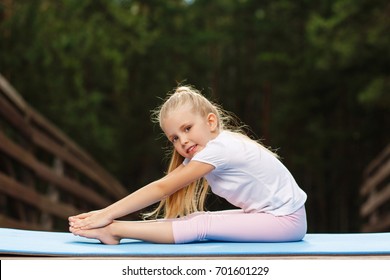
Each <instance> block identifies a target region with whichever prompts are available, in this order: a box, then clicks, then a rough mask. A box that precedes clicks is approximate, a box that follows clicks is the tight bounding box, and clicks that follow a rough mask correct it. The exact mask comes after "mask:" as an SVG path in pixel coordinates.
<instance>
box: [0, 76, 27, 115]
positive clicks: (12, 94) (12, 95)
mask: <svg viewBox="0 0 390 280" xmlns="http://www.w3.org/2000/svg"><path fill="white" fill-rule="evenodd" d="M0 88H1V89H2V90H3V91H4V93H6V94H7V97H8V98H9V99H11V101H12V102H13V103H15V104H16V106H17V107H18V108H20V109H21V110H22V111H25V110H26V108H27V106H28V105H27V103H26V102H25V101H24V99H23V98H22V97H21V96H20V95H19V94H18V93H17V91H16V90H15V88H14V87H13V86H11V84H10V83H8V81H7V80H6V79H5V78H4V77H3V75H1V74H0Z"/></svg>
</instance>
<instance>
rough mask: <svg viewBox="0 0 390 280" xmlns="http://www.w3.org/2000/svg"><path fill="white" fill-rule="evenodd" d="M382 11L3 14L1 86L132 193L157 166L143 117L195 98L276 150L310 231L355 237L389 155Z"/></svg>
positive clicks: (175, 7)
mask: <svg viewBox="0 0 390 280" xmlns="http://www.w3.org/2000/svg"><path fill="white" fill-rule="evenodd" d="M389 11H390V5H389V3H388V1H384V0H373V1H368V0H359V1H352V0H331V1H316V2H315V3H314V2H313V1H307V0H299V1H291V0H290V1H289V0H281V1H269V0H266V1H256V0H240V1H234V0H223V1H222V0H215V1H206V0H195V1H182V0H170V1H162V0H149V1H140V0H115V1H113V0H96V1H92V0H85V1H76V0H64V1H49V0H32V1H22V0H18V1H16V0H13V1H11V0H8V1H6V0H2V1H1V0H0V36H1V37H0V42H1V43H0V66H1V69H0V72H1V73H2V74H3V75H5V76H6V77H7V78H8V79H9V80H10V81H11V83H12V84H13V85H14V86H15V87H16V88H17V89H18V91H19V92H20V93H21V94H22V95H23V97H24V98H25V99H26V100H27V101H28V102H29V103H30V104H32V106H34V107H35V108H36V109H38V111H40V112H41V113H42V114H43V115H45V116H47V117H49V118H50V119H51V120H52V121H53V122H54V123H55V124H57V125H58V126H59V127H61V128H62V129H63V130H64V131H65V132H66V133H67V134H69V135H70V136H71V137H72V138H73V139H75V141H77V142H78V143H79V144H80V145H81V146H83V147H85V148H86V149H87V150H88V151H89V152H90V153H92V154H93V155H94V157H95V158H97V159H98V161H100V162H101V163H102V164H103V165H104V166H105V167H106V168H108V169H109V170H110V171H111V172H112V173H114V174H115V175H116V176H117V177H118V178H119V179H120V180H121V181H123V182H124V183H125V184H130V185H132V186H133V188H134V189H135V188H137V187H139V186H140V185H142V184H144V183H146V182H148V181H150V180H153V179H155V178H156V177H158V176H160V175H161V173H162V172H163V171H162V170H163V169H164V166H165V164H166V162H165V161H163V160H161V158H163V157H164V153H165V151H164V148H163V149H161V146H163V147H165V145H166V142H165V141H164V139H163V138H162V137H159V135H160V131H159V128H158V126H157V125H154V124H151V122H150V110H152V109H153V108H155V106H157V104H158V103H159V102H160V100H159V98H163V97H164V96H165V93H166V92H168V91H169V90H171V89H172V88H173V87H174V86H176V84H177V83H178V82H185V83H191V84H194V85H195V86H196V87H198V88H200V89H202V90H203V92H204V93H205V94H206V95H208V96H210V97H212V98H213V99H214V100H215V101H217V102H219V103H221V104H222V105H223V106H224V107H225V108H226V109H228V110H232V111H234V112H235V113H236V114H237V115H238V116H240V118H241V119H242V120H243V121H244V122H245V123H247V124H248V125H249V126H250V127H251V128H252V132H253V134H254V135H257V136H258V137H261V138H262V139H263V141H264V143H265V144H267V145H271V146H273V147H274V148H280V149H279V153H280V155H281V157H282V158H283V161H284V163H285V164H286V165H287V167H288V168H289V169H290V170H291V171H292V173H293V174H294V176H295V177H296V179H297V181H298V182H299V184H300V185H301V186H302V187H303V189H304V190H305V191H306V192H308V195H309V200H308V204H307V206H308V213H309V226H310V228H309V230H311V231H351V230H353V231H355V230H358V229H359V222H360V221H359V216H358V207H359V202H360V201H359V196H358V189H359V185H360V183H361V174H362V172H363V169H364V167H365V166H366V165H367V164H368V162H369V161H370V160H371V159H372V158H373V157H374V156H375V155H376V154H377V153H378V152H379V151H380V150H381V149H382V148H383V147H384V146H385V145H386V143H388V142H389V132H388V127H389V125H390V119H389V118H390V114H389V113H390V112H389V109H390V95H389V89H390V73H389V71H390V67H389V66H390V41H389V40H390V37H389V36H388V35H387V33H388V31H389V27H390V19H389V17H388V14H389ZM351 198H352V199H351ZM319 221H321V222H319Z"/></svg>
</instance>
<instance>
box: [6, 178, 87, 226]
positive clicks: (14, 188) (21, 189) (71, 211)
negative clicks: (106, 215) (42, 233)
mask: <svg viewBox="0 0 390 280" xmlns="http://www.w3.org/2000/svg"><path fill="white" fill-rule="evenodd" d="M0 192H2V193H4V194H6V195H8V196H11V197H13V198H15V199H16V200H19V201H23V202H24V203H27V204H29V205H31V206H34V207H36V208H38V209H39V210H41V211H42V212H46V213H49V214H51V215H54V216H57V217H59V218H62V219H67V218H68V217H69V216H71V215H75V214H77V213H80V212H81V211H80V210H78V209H76V208H75V207H73V206H70V205H67V204H65V203H62V202H53V201H51V200H50V199H49V198H47V197H46V196H44V195H42V194H39V193H37V192H36V191H35V190H33V189H30V188H26V187H25V186H24V185H23V184H21V183H20V182H17V181H15V180H14V179H13V178H11V177H9V176H7V175H5V174H3V173H1V172H0Z"/></svg>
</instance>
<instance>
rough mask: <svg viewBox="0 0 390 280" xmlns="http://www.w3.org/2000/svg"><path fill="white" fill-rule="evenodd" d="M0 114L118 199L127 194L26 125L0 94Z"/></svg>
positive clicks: (118, 184)
mask: <svg viewBox="0 0 390 280" xmlns="http://www.w3.org/2000/svg"><path fill="white" fill-rule="evenodd" d="M0 114H2V115H3V117H4V118H5V119H6V120H7V121H8V122H9V123H11V124H12V125H13V126H14V127H15V128H16V129H18V130H19V131H20V132H22V133H23V135H24V136H26V137H28V138H31V140H32V141H33V143H34V144H35V145H37V146H39V147H40V148H42V149H43V150H46V151H48V152H49V153H52V154H53V155H54V156H55V157H60V158H61V159H62V160H64V161H66V162H67V163H68V164H70V165H71V166H73V167H74V168H76V169H78V170H79V171H80V172H81V173H83V174H84V175H86V176H87V177H89V178H91V179H92V180H93V181H95V182H97V183H98V184H99V185H101V186H102V188H103V189H105V190H106V191H107V192H108V193H111V194H112V195H113V196H114V197H115V199H119V198H122V197H124V196H125V195H127V194H128V193H127V192H126V190H125V188H124V187H123V186H122V185H121V184H120V183H118V182H117V181H116V180H114V179H112V178H110V177H108V176H105V175H104V172H103V171H102V170H100V169H99V172H96V169H93V167H94V164H93V163H89V164H85V162H82V161H81V160H80V158H79V157H76V156H74V155H73V153H70V151H69V149H67V148H66V147H64V146H61V145H60V144H59V143H58V142H55V141H53V140H52V139H51V138H49V137H48V136H47V135H46V134H44V133H43V132H41V131H40V130H38V129H35V128H31V127H29V126H28V123H27V122H26V120H25V119H24V118H23V117H22V116H21V115H20V114H19V112H18V111H17V110H16V109H15V108H13V107H12V106H11V104H9V103H8V102H7V101H6V100H5V99H4V98H1V96H0Z"/></svg>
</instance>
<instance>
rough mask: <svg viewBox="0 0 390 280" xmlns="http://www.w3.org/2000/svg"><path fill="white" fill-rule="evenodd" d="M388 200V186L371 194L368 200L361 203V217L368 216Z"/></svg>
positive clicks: (389, 192) (389, 193) (389, 188)
mask: <svg viewBox="0 0 390 280" xmlns="http://www.w3.org/2000/svg"><path fill="white" fill-rule="evenodd" d="M389 200H390V184H388V185H386V186H385V187H384V188H383V189H382V190H380V191H377V192H376V193H372V194H371V195H370V196H369V198H368V200H367V201H366V202H365V203H363V205H362V208H361V211H360V213H361V215H362V216H363V217H365V216H368V215H370V214H371V213H372V212H374V211H375V210H376V209H377V208H379V207H380V206H381V205H383V204H385V203H386V202H387V201H389Z"/></svg>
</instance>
